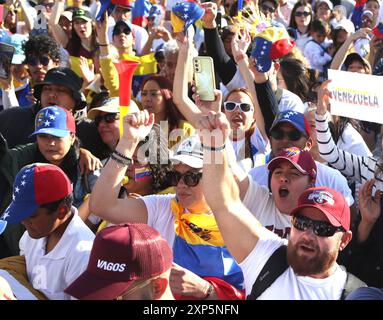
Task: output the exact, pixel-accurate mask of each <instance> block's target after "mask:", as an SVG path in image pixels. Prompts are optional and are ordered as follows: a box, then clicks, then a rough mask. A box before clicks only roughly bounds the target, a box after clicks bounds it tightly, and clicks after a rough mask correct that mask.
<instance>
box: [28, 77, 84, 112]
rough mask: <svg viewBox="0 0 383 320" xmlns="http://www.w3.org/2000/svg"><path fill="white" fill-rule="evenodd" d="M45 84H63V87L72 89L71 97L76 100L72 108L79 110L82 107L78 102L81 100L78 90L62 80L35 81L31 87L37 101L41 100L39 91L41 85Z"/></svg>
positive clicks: (41, 87)
mask: <svg viewBox="0 0 383 320" xmlns="http://www.w3.org/2000/svg"><path fill="white" fill-rule="evenodd" d="M47 84H48V85H49V84H54V85H59V86H64V87H66V88H68V89H70V91H72V97H73V99H74V100H75V101H76V105H75V107H74V108H73V110H79V109H82V108H83V107H84V106H83V105H81V103H80V102H81V101H82V99H81V93H80V92H78V91H77V90H75V88H74V87H73V86H71V85H70V84H68V83H64V82H59V81H43V82H39V83H36V84H35V86H34V87H33V96H34V97H35V98H36V99H37V100H38V101H40V100H41V91H42V89H43V86H45V85H47Z"/></svg>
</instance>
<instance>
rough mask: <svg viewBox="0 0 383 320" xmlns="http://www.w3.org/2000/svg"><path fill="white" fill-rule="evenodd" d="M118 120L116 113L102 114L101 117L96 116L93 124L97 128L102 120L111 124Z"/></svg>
mask: <svg viewBox="0 0 383 320" xmlns="http://www.w3.org/2000/svg"><path fill="white" fill-rule="evenodd" d="M118 119H120V116H119V114H118V113H107V114H104V115H103V116H101V115H100V116H97V117H96V118H95V119H94V122H95V123H96V125H97V126H98V125H99V124H100V122H101V121H102V120H104V121H105V122H106V123H113V122H114V121H116V120H118Z"/></svg>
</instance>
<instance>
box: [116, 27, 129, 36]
mask: <svg viewBox="0 0 383 320" xmlns="http://www.w3.org/2000/svg"><path fill="white" fill-rule="evenodd" d="M131 32H132V31H131V30H130V29H129V28H124V29H120V28H117V29H115V30H113V35H114V36H119V35H120V34H121V33H125V34H126V35H129V34H130V33H131Z"/></svg>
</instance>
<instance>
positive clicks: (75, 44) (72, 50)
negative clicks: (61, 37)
mask: <svg viewBox="0 0 383 320" xmlns="http://www.w3.org/2000/svg"><path fill="white" fill-rule="evenodd" d="M90 37H91V43H90V45H91V50H92V55H93V54H94V53H95V52H96V51H97V50H96V49H98V44H97V38H96V28H95V27H94V24H93V23H92V34H91V36H90ZM66 49H67V50H68V52H69V54H70V55H72V56H74V57H79V56H80V50H81V38H80V37H79V36H78V34H77V32H76V30H75V28H74V22H73V21H72V33H71V38H70V39H69V42H68V44H67V47H66Z"/></svg>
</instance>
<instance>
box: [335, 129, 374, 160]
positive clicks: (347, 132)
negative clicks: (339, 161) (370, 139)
mask: <svg viewBox="0 0 383 320" xmlns="http://www.w3.org/2000/svg"><path fill="white" fill-rule="evenodd" d="M336 145H337V146H338V148H339V149H342V150H347V151H348V152H350V153H353V154H356V155H358V156H363V157H371V156H372V153H371V151H370V149H369V148H368V146H367V144H366V142H365V141H364V139H363V137H362V136H361V135H360V133H359V132H358V131H357V130H356V129H355V128H354V127H353V126H352V125H351V124H350V123H348V124H347V125H346V127H345V128H344V131H343V133H342V136H341V138H339V139H338V142H337V144H336Z"/></svg>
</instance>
